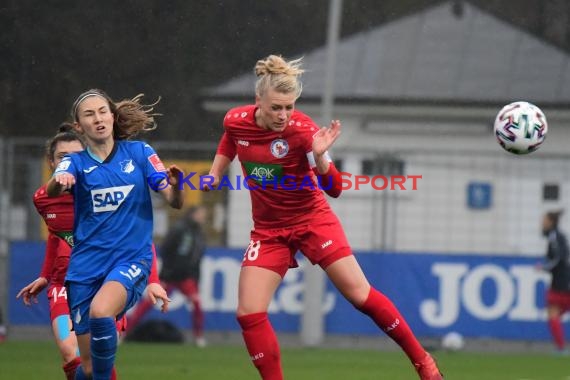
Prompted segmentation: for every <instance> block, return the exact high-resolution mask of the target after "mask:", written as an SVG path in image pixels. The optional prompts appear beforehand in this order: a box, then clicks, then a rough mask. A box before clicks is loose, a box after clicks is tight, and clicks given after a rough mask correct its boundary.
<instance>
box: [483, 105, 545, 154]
mask: <svg viewBox="0 0 570 380" xmlns="http://www.w3.org/2000/svg"><path fill="white" fill-rule="evenodd" d="M494 131H495V136H496V137H497V141H498V142H499V144H500V145H501V146H502V147H503V149H505V150H506V151H507V152H511V153H514V154H528V153H530V152H534V151H535V150H537V149H538V147H539V146H540V145H541V144H542V143H543V142H544V139H545V138H546V133H547V132H548V124H547V122H546V116H544V113H543V112H542V111H541V110H540V108H538V107H537V106H535V105H534V104H531V103H529V102H523V101H521V102H514V103H511V104H507V105H506V106H504V107H503V109H501V110H500V111H499V113H498V114H497V117H496V118H495V124H494Z"/></svg>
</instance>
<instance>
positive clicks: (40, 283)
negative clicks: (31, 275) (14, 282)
mask: <svg viewBox="0 0 570 380" xmlns="http://www.w3.org/2000/svg"><path fill="white" fill-rule="evenodd" d="M47 285H48V280H47V279H46V278H45V277H38V278H36V279H35V280H34V281H32V282H30V283H29V284H28V285H26V286H24V287H23V288H22V290H20V291H19V292H18V294H17V295H16V298H20V297H22V301H24V304H25V305H26V306H30V305H31V304H32V302H33V303H38V293H40V292H41V291H42V290H44V289H45V288H46V286H47Z"/></svg>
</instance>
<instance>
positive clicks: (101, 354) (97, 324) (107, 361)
mask: <svg viewBox="0 0 570 380" xmlns="http://www.w3.org/2000/svg"><path fill="white" fill-rule="evenodd" d="M89 330H90V331H91V361H92V362H93V380H108V379H110V378H111V371H112V370H113V365H114V364H115V353H116V352H117V328H116V327H115V319H114V318H110V317H107V318H90V319H89Z"/></svg>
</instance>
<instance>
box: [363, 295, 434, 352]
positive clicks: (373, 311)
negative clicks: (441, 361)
mask: <svg viewBox="0 0 570 380" xmlns="http://www.w3.org/2000/svg"><path fill="white" fill-rule="evenodd" d="M358 309H359V310H360V311H361V312H363V313H364V314H366V315H368V316H369V317H370V318H372V320H373V321H374V322H375V323H376V324H377V325H378V327H380V328H381V329H382V331H384V332H385V333H386V334H388V336H389V337H390V338H392V339H393V340H394V341H395V342H396V343H398V345H400V347H402V349H403V350H404V352H405V353H406V355H408V358H410V360H411V361H412V363H419V362H421V361H422V360H423V359H424V358H425V356H426V351H425V350H424V348H423V347H422V346H421V345H420V343H419V342H418V340H417V339H416V337H415V336H414V333H413V332H412V330H411V329H410V327H409V326H408V324H407V323H406V321H405V320H404V317H402V315H401V314H400V312H399V311H398V309H396V306H394V304H393V303H392V301H390V300H389V299H388V298H387V297H386V296H385V295H383V294H382V293H380V292H379V291H378V290H376V289H374V288H372V287H371V288H370V293H369V294H368V298H367V299H366V302H364V304H363V305H362V306H360V307H359V308H358Z"/></svg>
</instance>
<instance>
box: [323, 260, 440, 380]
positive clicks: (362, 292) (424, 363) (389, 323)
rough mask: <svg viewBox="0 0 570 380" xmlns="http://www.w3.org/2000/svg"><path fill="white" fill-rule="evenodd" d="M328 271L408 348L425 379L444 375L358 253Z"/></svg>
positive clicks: (351, 299)
mask: <svg viewBox="0 0 570 380" xmlns="http://www.w3.org/2000/svg"><path fill="white" fill-rule="evenodd" d="M325 272H326V273H327V275H328V276H329V278H330V279H331V281H332V282H333V284H334V285H335V286H336V287H337V288H338V290H339V291H340V292H341V294H342V295H343V296H344V297H345V298H346V299H347V300H348V301H349V302H351V303H352V304H353V305H354V307H356V308H357V309H358V310H360V311H361V312H363V313H364V314H366V315H368V316H369V317H370V318H372V320H373V321H374V322H375V323H376V325H378V327H380V328H381V329H382V331H384V332H385V333H386V334H387V335H388V336H389V337H390V338H392V339H393V340H394V341H395V342H396V343H398V345H399V346H400V347H401V348H402V349H403V350H404V352H405V353H406V355H407V356H408V358H409V359H410V361H411V362H412V364H413V365H414V366H415V368H416V370H417V371H418V374H419V375H420V378H421V379H422V380H424V379H425V380H427V379H429V380H432V379H433V380H438V379H443V377H442V376H441V374H440V373H439V370H438V369H437V366H436V364H435V362H434V361H433V359H432V357H431V356H430V355H429V354H428V353H427V352H426V351H425V349H424V348H423V347H422V346H421V344H420V343H419V342H418V340H417V339H416V337H415V336H414V334H413V332H412V330H411V329H410V327H409V326H408V324H407V323H406V321H405V319H404V318H403V317H402V315H401V314H400V312H399V311H398V309H397V308H396V307H395V306H394V304H393V303H392V302H391V301H390V300H389V299H388V298H387V297H386V296H385V295H383V294H382V293H380V292H379V291H378V290H376V289H374V288H373V287H371V286H370V284H369V283H368V280H367V279H366V276H365V275H364V273H363V272H362V269H361V268H360V265H359V264H358V262H357V261H356V258H355V257H354V256H352V255H351V256H346V257H343V258H341V259H339V260H337V261H335V262H334V263H332V264H330V265H329V266H328V267H327V268H326V269H325Z"/></svg>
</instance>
